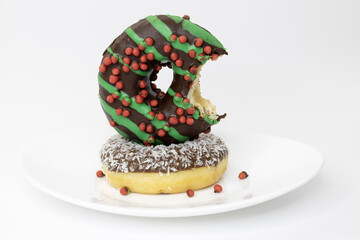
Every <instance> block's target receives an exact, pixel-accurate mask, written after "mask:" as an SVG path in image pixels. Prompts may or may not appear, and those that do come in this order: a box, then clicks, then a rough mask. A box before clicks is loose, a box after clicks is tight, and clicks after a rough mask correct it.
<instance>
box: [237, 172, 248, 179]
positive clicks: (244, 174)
mask: <svg viewBox="0 0 360 240" xmlns="http://www.w3.org/2000/svg"><path fill="white" fill-rule="evenodd" d="M248 176H249V175H248V174H247V172H245V171H242V172H241V173H240V174H239V178H240V179H241V180H243V179H245V178H247V177H248Z"/></svg>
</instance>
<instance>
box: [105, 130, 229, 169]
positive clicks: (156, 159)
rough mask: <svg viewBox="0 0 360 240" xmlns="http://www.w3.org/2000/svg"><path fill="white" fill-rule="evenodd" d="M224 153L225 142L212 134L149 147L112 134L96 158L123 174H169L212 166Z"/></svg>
mask: <svg viewBox="0 0 360 240" xmlns="http://www.w3.org/2000/svg"><path fill="white" fill-rule="evenodd" d="M227 154H228V149H227V147H226V145H225V143H224V142H223V141H222V140H221V139H220V138H219V137H217V136H215V135H213V134H200V136H199V138H198V139H195V140H192V141H186V142H184V143H179V144H171V145H169V146H165V145H156V146H149V147H146V146H144V145H140V144H138V143H136V142H133V141H131V140H129V139H126V138H123V137H122V136H120V135H115V136H112V137H111V138H110V139H108V141H107V142H106V143H105V144H104V145H103V146H102V148H101V150H100V158H101V161H102V164H103V166H104V167H105V168H106V169H108V170H110V171H115V172H125V173H126V172H158V173H161V174H162V173H164V174H170V173H171V172H177V171H180V170H185V169H192V168H196V167H204V166H207V167H210V166H216V165H217V164H218V163H219V162H220V161H221V160H223V159H224V158H225V157H226V156H227Z"/></svg>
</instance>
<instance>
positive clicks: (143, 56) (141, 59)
mask: <svg viewBox="0 0 360 240" xmlns="http://www.w3.org/2000/svg"><path fill="white" fill-rule="evenodd" d="M146 61H147V57H146V55H142V56H141V57H140V62H142V63H145V62H146Z"/></svg>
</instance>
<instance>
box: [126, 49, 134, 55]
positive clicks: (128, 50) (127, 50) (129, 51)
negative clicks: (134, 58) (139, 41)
mask: <svg viewBox="0 0 360 240" xmlns="http://www.w3.org/2000/svg"><path fill="white" fill-rule="evenodd" d="M132 53H133V49H132V48H131V47H128V48H125V54H126V55H131V54H132Z"/></svg>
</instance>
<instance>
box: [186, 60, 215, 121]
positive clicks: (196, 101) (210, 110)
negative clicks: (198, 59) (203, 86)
mask: <svg viewBox="0 0 360 240" xmlns="http://www.w3.org/2000/svg"><path fill="white" fill-rule="evenodd" d="M200 70H201V66H200V67H199V68H198V71H200ZM187 97H188V99H189V100H190V103H191V104H193V105H194V106H195V107H196V108H198V109H199V111H200V115H201V117H203V118H205V116H206V115H208V117H209V118H210V119H212V120H215V119H217V118H218V115H217V113H216V106H215V105H214V104H212V103H211V102H210V100H209V99H206V98H204V97H202V96H201V90H200V73H199V74H198V76H197V77H196V79H195V80H194V82H193V85H192V87H191V88H190V90H189V93H188V95H187Z"/></svg>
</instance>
